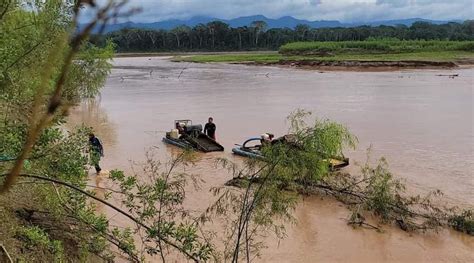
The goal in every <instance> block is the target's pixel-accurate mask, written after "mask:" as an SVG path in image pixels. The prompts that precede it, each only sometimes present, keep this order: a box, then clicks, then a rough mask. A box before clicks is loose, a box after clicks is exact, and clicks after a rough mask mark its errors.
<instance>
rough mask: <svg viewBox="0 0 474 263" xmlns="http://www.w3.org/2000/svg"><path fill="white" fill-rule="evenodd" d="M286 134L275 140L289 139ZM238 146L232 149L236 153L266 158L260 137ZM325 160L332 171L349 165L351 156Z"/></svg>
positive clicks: (261, 158) (276, 141)
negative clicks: (262, 150)
mask: <svg viewBox="0 0 474 263" xmlns="http://www.w3.org/2000/svg"><path fill="white" fill-rule="evenodd" d="M285 136H288V135H285ZM285 136H282V137H280V138H278V139H275V140H274V142H275V143H278V142H285V141H287V139H285ZM257 142H258V143H257ZM237 146H238V147H235V148H233V149H232V152H233V153H234V154H236V155H239V156H243V157H248V158H255V159H260V160H265V157H264V156H263V154H262V152H261V151H260V149H261V147H262V146H261V144H260V138H250V139H248V140H246V141H245V142H244V143H243V144H242V145H237ZM325 160H326V161H327V162H328V166H329V169H330V170H332V171H335V170H339V169H341V168H344V167H346V166H348V165H349V158H345V157H331V158H329V159H325Z"/></svg>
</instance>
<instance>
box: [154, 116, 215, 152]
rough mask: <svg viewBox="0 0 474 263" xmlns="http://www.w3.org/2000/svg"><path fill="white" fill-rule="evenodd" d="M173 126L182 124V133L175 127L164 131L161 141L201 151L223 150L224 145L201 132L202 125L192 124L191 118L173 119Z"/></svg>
mask: <svg viewBox="0 0 474 263" xmlns="http://www.w3.org/2000/svg"><path fill="white" fill-rule="evenodd" d="M174 123H175V127H178V125H182V129H183V131H182V133H181V134H179V132H178V130H177V129H173V130H171V131H170V132H167V133H166V136H165V137H164V138H163V142H165V143H168V144H171V145H174V146H178V147H181V148H185V149H194V150H198V151H202V152H216V151H224V147H223V146H222V145H220V144H219V143H218V142H216V141H215V140H214V139H212V138H211V137H209V136H207V135H206V134H204V133H203V132H202V125H200V124H198V125H193V124H192V121H191V120H175V121H174Z"/></svg>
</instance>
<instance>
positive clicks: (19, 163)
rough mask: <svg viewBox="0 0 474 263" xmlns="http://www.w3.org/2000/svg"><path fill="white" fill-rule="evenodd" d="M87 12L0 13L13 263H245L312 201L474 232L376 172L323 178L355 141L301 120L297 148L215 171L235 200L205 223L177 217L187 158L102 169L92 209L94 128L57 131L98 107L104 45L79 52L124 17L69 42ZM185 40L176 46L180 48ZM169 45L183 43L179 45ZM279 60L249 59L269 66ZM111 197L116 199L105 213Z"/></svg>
mask: <svg viewBox="0 0 474 263" xmlns="http://www.w3.org/2000/svg"><path fill="white" fill-rule="evenodd" d="M86 2H87V1H62V0H51V1H20V0H18V1H8V2H6V3H2V5H1V8H2V9H1V10H0V91H1V93H0V94H1V95H0V108H1V111H0V119H1V121H0V157H1V158H0V215H1V216H0V243H1V244H2V250H3V247H5V249H6V250H7V251H8V252H9V254H10V255H11V256H12V258H13V260H14V261H15V262H64V260H68V261H73V262H111V261H113V259H114V254H113V253H112V252H111V251H112V250H111V249H110V246H115V247H116V249H115V251H119V252H120V253H122V254H123V255H125V256H127V257H128V259H129V260H130V261H134V262H137V261H144V259H145V256H146V255H150V256H158V257H161V259H162V261H163V262H164V261H166V259H167V257H168V256H170V255H171V256H170V257H172V258H173V260H175V261H176V258H177V257H182V258H179V259H178V261H186V260H191V261H194V262H201V261H208V260H209V261H210V260H213V261H216V262H221V261H226V260H228V261H232V262H239V261H241V260H243V258H244V257H245V259H246V260H247V261H250V260H251V259H253V258H254V257H255V256H258V255H259V251H260V249H261V248H263V247H264V244H262V243H261V242H260V239H259V237H260V236H261V235H264V234H267V233H271V232H273V233H275V234H276V235H277V237H278V238H282V237H284V224H285V223H286V222H293V220H294V218H293V216H292V211H293V209H294V208H295V206H296V204H297V201H298V200H299V197H300V195H299V193H305V194H308V193H316V192H317V191H318V190H319V191H324V192H325V193H327V194H330V195H332V196H334V197H336V198H338V199H339V200H341V201H343V202H344V203H346V204H348V206H349V207H350V208H351V209H352V210H353V213H352V217H351V220H350V223H351V224H359V225H362V224H367V223H365V222H364V219H363V216H362V214H364V213H373V214H374V215H376V216H378V217H379V218H381V219H382V222H394V221H395V222H397V223H398V224H399V225H400V227H401V228H402V229H404V230H407V231H408V230H414V229H430V228H435V227H438V226H451V227H453V228H454V229H456V230H458V231H463V232H466V233H468V234H472V233H473V232H472V228H473V219H472V212H471V211H470V210H467V211H463V212H462V213H459V212H458V211H457V210H456V209H454V208H453V209H449V210H445V209H444V208H439V207H436V206H434V205H432V203H431V199H430V198H428V197H424V198H421V197H411V196H408V197H405V193H404V186H403V185H402V184H401V183H400V182H399V181H397V180H395V179H393V177H392V175H391V173H390V172H389V170H388V168H387V165H386V163H385V162H381V163H380V164H379V165H378V166H377V167H375V168H372V167H370V166H368V165H367V166H365V167H363V169H362V174H361V175H359V176H357V175H355V176H351V175H348V174H336V173H332V172H330V171H329V170H328V166H327V161H325V159H327V158H328V156H334V155H342V153H343V150H344V149H345V148H347V147H355V143H356V141H357V139H356V138H355V137H354V136H353V135H351V133H350V132H349V131H348V129H347V128H346V127H344V126H343V125H340V124H338V123H335V122H332V121H329V120H316V121H315V122H314V123H310V124H307V122H305V117H306V116H307V115H308V114H307V113H306V112H304V111H296V112H295V113H294V114H292V115H291V116H290V118H289V121H290V123H291V127H290V128H291V132H292V133H293V134H294V136H295V138H296V141H295V142H294V144H292V145H286V144H280V145H277V146H272V147H268V148H264V149H263V153H264V155H265V157H266V160H268V162H259V161H256V160H249V161H248V162H247V163H245V164H244V165H243V166H242V167H238V166H237V165H236V164H233V163H230V162H228V161H226V160H220V163H221V164H223V165H224V167H227V168H229V170H230V171H231V172H232V173H233V175H235V176H236V178H235V180H238V181H239V182H240V184H239V185H240V186H242V187H244V190H242V189H235V188H230V187H219V188H216V189H213V190H214V194H215V195H216V196H217V201H216V202H215V203H214V204H210V205H209V208H208V209H207V210H206V211H204V212H203V213H202V214H199V215H196V214H195V212H196V211H193V210H189V209H185V207H184V203H185V200H186V199H185V198H186V196H187V193H188V192H189V191H191V190H189V188H188V186H195V189H198V186H199V178H196V177H194V176H192V175H190V174H188V173H187V171H191V172H192V171H193V170H192V169H190V168H189V167H192V165H193V161H194V159H193V154H192V152H191V153H189V152H184V153H182V154H180V155H178V156H177V157H176V158H173V159H172V160H171V161H169V162H160V161H158V160H156V159H155V158H153V155H147V160H146V163H145V164H144V165H142V166H140V167H139V169H132V170H133V171H140V172H139V173H136V174H135V173H134V174H131V175H126V174H125V173H124V172H122V171H112V172H111V174H110V178H109V179H110V181H109V182H110V183H111V188H102V189H101V190H103V191H104V198H99V197H97V196H96V193H95V192H94V191H92V189H91V188H93V187H94V186H88V185H87V183H88V180H89V176H88V165H89V160H88V158H87V154H86V153H85V149H87V148H88V147H87V146H88V141H87V134H88V133H89V132H90V131H91V130H90V128H87V127H77V128H74V129H73V128H70V129H66V126H65V125H64V124H65V122H66V115H67V112H68V110H69V108H70V107H71V106H73V105H75V104H77V103H79V102H80V101H81V100H82V99H84V98H89V97H93V96H95V95H97V94H98V92H99V89H100V87H101V86H102V85H103V83H104V81H105V79H106V76H107V74H108V73H109V71H110V68H111V65H110V59H111V57H112V56H113V49H114V45H113V44H112V43H111V42H107V43H106V45H105V46H103V47H96V46H93V45H90V44H88V43H86V40H87V38H88V36H89V33H90V30H91V29H92V28H93V27H94V26H95V25H96V24H100V23H104V22H105V21H109V19H112V20H113V18H114V17H113V16H112V17H110V16H108V15H106V14H112V15H120V14H121V12H119V11H120V10H118V8H120V7H121V6H122V2H121V1H110V2H109V4H107V5H105V6H100V5H97V6H90V8H91V11H92V13H94V12H96V13H97V17H95V18H92V19H91V21H90V24H88V25H87V26H86V27H85V28H84V29H83V30H79V32H76V27H75V21H76V20H77V18H78V16H79V12H80V11H81V10H82V6H81V3H86ZM89 2H90V3H93V1H89ZM25 4H29V5H28V8H24V6H25ZM217 26H222V25H216V24H214V27H213V28H214V29H215V30H216V32H215V33H213V36H211V39H212V43H213V44H212V45H216V46H217V45H219V44H218V43H220V42H219V38H220V36H219V35H218V34H217V29H216V28H217ZM253 27H255V28H256V30H255V32H256V33H255V35H253V36H254V37H252V38H251V42H252V43H255V45H260V44H258V43H262V42H263V43H265V39H264V38H263V34H264V27H265V25H264V24H262V23H255V24H254V25H253ZM182 32H183V30H175V31H173V34H175V36H177V37H179V36H180V34H182ZM177 45H178V46H182V45H184V44H183V42H181V40H180V39H179V40H177ZM446 52H452V51H446ZM236 56H237V57H238V59H241V60H244V59H245V60H248V59H251V58H252V56H257V57H258V55H245V54H241V55H236ZM277 56H281V55H279V54H265V55H262V56H259V59H260V60H261V61H272V60H273V61H274V59H276V58H277ZM300 59H303V57H300ZM190 182H191V183H190ZM435 194H438V193H437V192H436V193H435ZM111 197H114V199H113V201H110V202H109V201H107V200H108V198H111ZM92 200H93V201H94V202H92ZM96 203H100V204H102V205H105V206H107V209H112V210H113V211H115V212H117V213H118V214H120V215H121V216H124V217H125V218H128V219H129V220H130V221H129V222H130V224H129V225H128V227H127V226H125V227H119V226H112V225H110V224H109V219H108V218H107V217H106V216H105V215H103V214H101V213H99V212H98V209H97V208H96ZM122 208H123V209H122ZM415 208H417V209H415ZM193 213H194V214H193ZM216 219H217V220H216ZM218 222H227V223H228V224H224V225H223V226H222V229H221V230H222V231H218V232H217V231H214V232H212V231H206V230H205V228H206V226H207V225H215V224H216V223H218ZM219 233H224V239H225V241H226V242H225V244H224V249H223V250H222V251H220V250H219V248H221V247H222V244H221V242H220V241H221V240H220V239H219V238H215V237H221V236H217V235H218V234H219ZM136 240H139V241H140V242H141V243H140V244H136V243H135V241H136ZM217 242H219V243H217Z"/></svg>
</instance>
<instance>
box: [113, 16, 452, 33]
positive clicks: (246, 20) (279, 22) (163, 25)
mask: <svg viewBox="0 0 474 263" xmlns="http://www.w3.org/2000/svg"><path fill="white" fill-rule="evenodd" d="M258 20H259V21H265V22H266V23H267V25H268V28H285V27H288V28H294V27H295V26H296V25H298V24H304V25H308V26H310V27H312V28H322V27H355V26H361V25H368V26H379V25H387V26H393V25H406V26H410V25H411V24H413V23H415V22H418V21H423V22H429V23H433V24H445V23H448V22H461V21H459V20H455V21H439V20H429V19H423V18H409V19H398V20H383V21H371V22H354V23H341V22H339V21H337V20H316V21H309V20H304V19H296V18H294V17H291V16H284V17H281V18H278V19H272V18H267V17H265V16H263V15H255V16H243V17H238V18H233V19H220V18H214V17H207V16H197V17H192V18H190V19H187V20H179V19H170V20H164V21H160V22H153V23H134V22H125V23H118V24H111V25H108V26H106V28H105V33H107V32H112V31H117V30H120V29H124V28H140V29H167V30H169V29H172V28H175V27H177V26H180V25H186V26H189V27H193V26H196V25H198V24H201V23H202V24H207V23H209V22H212V21H222V22H224V23H226V24H229V25H230V26H231V27H240V26H249V25H250V24H251V23H252V22H253V21H258Z"/></svg>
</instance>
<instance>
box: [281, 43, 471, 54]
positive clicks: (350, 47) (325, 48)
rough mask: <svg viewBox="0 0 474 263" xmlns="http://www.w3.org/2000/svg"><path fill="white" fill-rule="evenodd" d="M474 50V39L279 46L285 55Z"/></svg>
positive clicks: (289, 44) (290, 44)
mask: <svg viewBox="0 0 474 263" xmlns="http://www.w3.org/2000/svg"><path fill="white" fill-rule="evenodd" d="M444 51H466V52H474V41H440V40H431V41H425V40H398V39H371V40H366V41H339V42H294V43H288V44H286V45H283V46H282V47H280V53H281V54H286V55H291V54H293V55H303V54H322V55H324V54H325V53H327V54H331V53H334V54H367V53H369V54H391V53H417V52H444Z"/></svg>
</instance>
